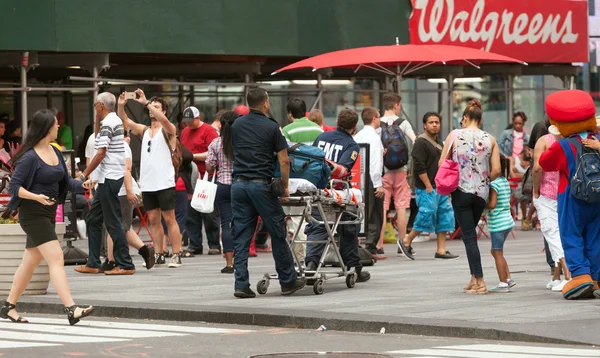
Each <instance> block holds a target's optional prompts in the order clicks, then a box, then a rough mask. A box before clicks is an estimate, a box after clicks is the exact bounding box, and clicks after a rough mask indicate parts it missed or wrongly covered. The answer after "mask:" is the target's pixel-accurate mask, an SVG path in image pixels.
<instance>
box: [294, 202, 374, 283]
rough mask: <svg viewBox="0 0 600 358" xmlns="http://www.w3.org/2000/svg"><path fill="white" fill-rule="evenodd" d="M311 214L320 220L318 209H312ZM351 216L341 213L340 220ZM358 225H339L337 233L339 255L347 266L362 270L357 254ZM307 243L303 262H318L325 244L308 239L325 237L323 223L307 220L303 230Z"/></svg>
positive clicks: (325, 231) (348, 218)
mask: <svg viewBox="0 0 600 358" xmlns="http://www.w3.org/2000/svg"><path fill="white" fill-rule="evenodd" d="M312 216H313V217H314V218H315V219H317V220H321V215H320V214H319V212H318V211H313V212H312ZM351 219H352V217H351V216H350V215H348V214H342V221H344V220H351ZM359 230H360V225H358V224H357V225H339V226H338V227H337V233H338V235H339V236H340V255H341V256H342V260H343V261H344V265H346V266H347V267H355V268H356V271H357V272H360V271H361V270H362V264H361V263H360V256H359V254H358V232H359ZM304 232H305V233H306V236H307V240H308V241H309V243H308V244H307V245H306V257H305V259H304V262H306V263H307V264H308V263H309V262H316V263H318V262H319V261H320V260H321V256H322V255H323V250H324V249H325V245H326V244H311V243H310V241H321V240H326V239H327V230H326V229H325V226H324V225H317V224H315V223H312V222H309V223H308V225H306V230H305V231H304Z"/></svg>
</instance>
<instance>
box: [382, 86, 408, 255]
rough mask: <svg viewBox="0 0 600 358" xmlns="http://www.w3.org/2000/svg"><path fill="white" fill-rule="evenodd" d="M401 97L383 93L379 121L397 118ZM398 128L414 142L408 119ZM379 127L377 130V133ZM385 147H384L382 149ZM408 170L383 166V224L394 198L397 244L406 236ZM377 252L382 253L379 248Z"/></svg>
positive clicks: (390, 120)
mask: <svg viewBox="0 0 600 358" xmlns="http://www.w3.org/2000/svg"><path fill="white" fill-rule="evenodd" d="M401 102H402V97H401V96H400V95H399V94H397V93H393V92H388V93H386V94H384V95H383V107H384V109H385V112H384V114H383V117H381V122H384V123H386V124H387V125H388V126H390V125H393V124H394V122H395V121H396V120H397V119H398V118H399V117H398V116H399V115H400V113H401V108H402V104H401ZM400 129H401V130H402V132H403V133H404V135H405V136H406V137H408V138H409V139H410V141H411V143H410V144H411V145H412V144H413V143H414V142H415V139H416V136H415V132H414V131H413V129H412V126H411V125H410V123H409V122H408V121H406V120H405V121H403V122H402V123H401V124H400ZM380 132H381V129H380V130H379V133H380ZM385 149H387V148H384V150H385ZM407 172H408V166H403V167H402V168H400V169H394V170H391V169H388V168H385V167H384V175H383V189H384V190H385V196H384V200H383V213H384V215H383V221H382V222H383V225H384V227H385V222H386V218H387V212H388V210H389V208H390V203H391V202H392V198H394V206H395V207H396V215H397V218H396V221H397V224H398V225H397V226H398V231H399V232H398V235H399V238H398V245H403V240H404V237H405V236H406V209H408V208H410V197H411V193H410V187H409V186H408V181H407V179H406V175H407ZM383 235H384V232H383V230H382V232H381V236H380V237H381V238H382V239H383ZM379 253H383V252H382V251H381V250H380V251H379Z"/></svg>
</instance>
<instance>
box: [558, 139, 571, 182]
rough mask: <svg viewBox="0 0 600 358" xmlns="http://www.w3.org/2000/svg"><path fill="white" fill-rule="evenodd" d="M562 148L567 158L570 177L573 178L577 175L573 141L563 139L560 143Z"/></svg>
mask: <svg viewBox="0 0 600 358" xmlns="http://www.w3.org/2000/svg"><path fill="white" fill-rule="evenodd" d="M558 143H559V144H560V146H561V147H562V149H563V152H565V156H566V157H567V166H568V168H569V177H570V178H572V177H573V175H575V156H574V155H573V150H572V149H571V145H570V143H571V141H570V140H569V139H568V138H567V139H561V140H559V141H558Z"/></svg>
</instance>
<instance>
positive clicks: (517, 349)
mask: <svg viewBox="0 0 600 358" xmlns="http://www.w3.org/2000/svg"><path fill="white" fill-rule="evenodd" d="M436 349H455V350H456V349H458V350H469V351H489V352H505V353H531V354H540V355H557V356H561V357H564V356H573V357H600V350H598V349H575V348H553V347H536V346H514V345H495V344H471V345H464V346H447V347H436Z"/></svg>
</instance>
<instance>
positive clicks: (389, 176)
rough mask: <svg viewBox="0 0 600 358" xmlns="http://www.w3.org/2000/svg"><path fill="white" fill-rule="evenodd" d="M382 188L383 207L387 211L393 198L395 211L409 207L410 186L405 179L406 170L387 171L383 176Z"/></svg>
mask: <svg viewBox="0 0 600 358" xmlns="http://www.w3.org/2000/svg"><path fill="white" fill-rule="evenodd" d="M383 189H384V190H385V196H384V199H383V208H384V210H385V211H386V212H387V211H388V210H389V208H390V203H391V202H392V197H393V198H394V206H395V207H396V211H399V210H400V209H408V208H410V187H409V186H408V181H406V172H388V173H385V175H384V176H383Z"/></svg>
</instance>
